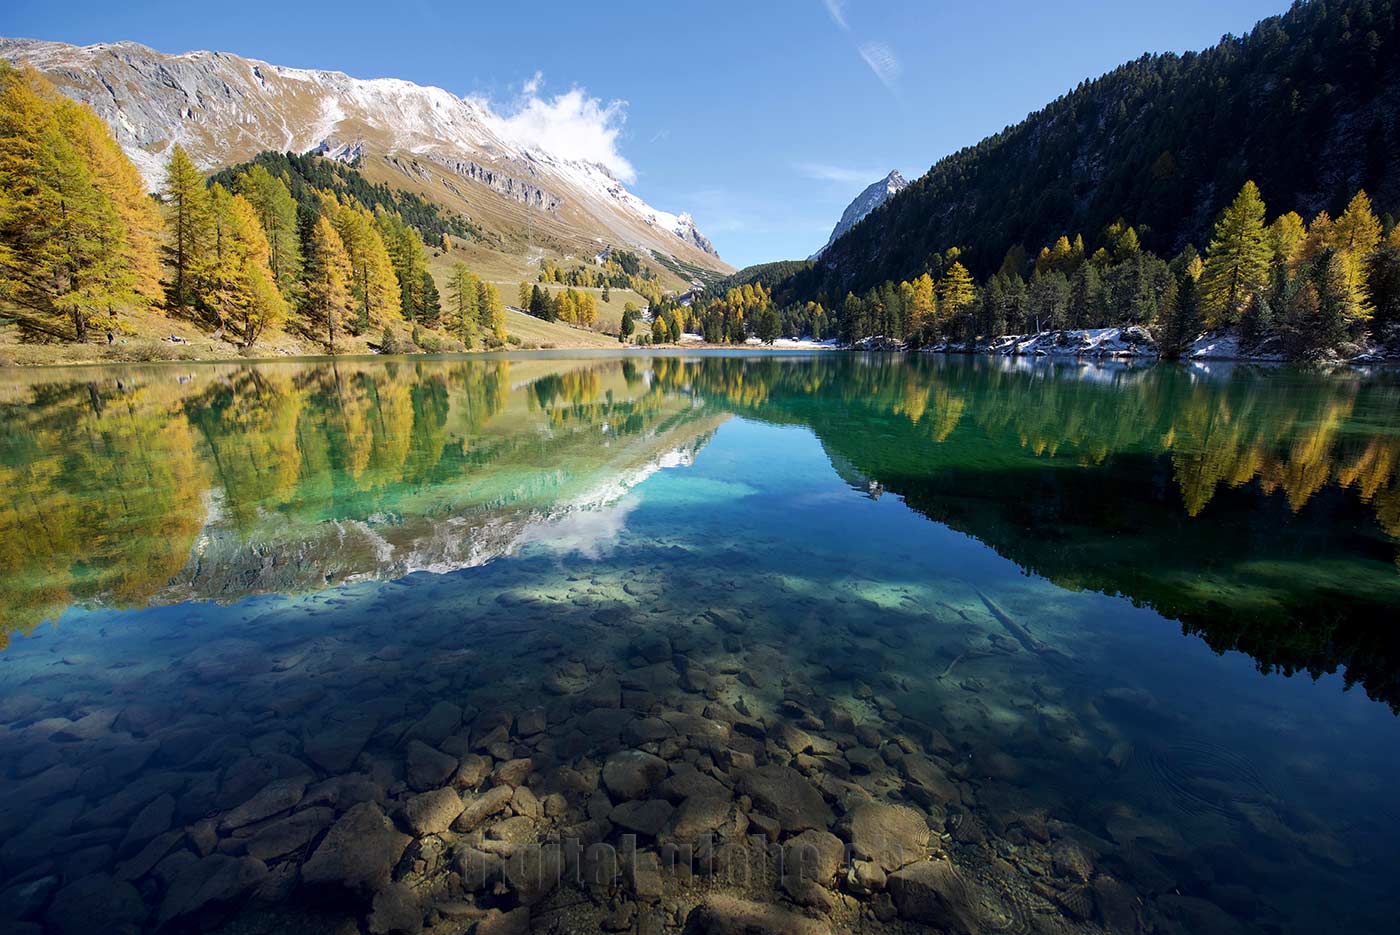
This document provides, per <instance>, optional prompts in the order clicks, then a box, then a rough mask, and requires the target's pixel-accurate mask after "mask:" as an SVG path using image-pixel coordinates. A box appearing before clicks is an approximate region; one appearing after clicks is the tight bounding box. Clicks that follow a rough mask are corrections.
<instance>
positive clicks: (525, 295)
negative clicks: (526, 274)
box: [515, 282, 531, 312]
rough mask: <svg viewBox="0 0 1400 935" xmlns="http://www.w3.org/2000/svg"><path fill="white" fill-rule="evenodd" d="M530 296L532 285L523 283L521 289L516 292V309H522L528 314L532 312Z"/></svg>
mask: <svg viewBox="0 0 1400 935" xmlns="http://www.w3.org/2000/svg"><path fill="white" fill-rule="evenodd" d="M530 295H531V291H530V284H529V283H528V282H522V283H521V284H520V287H519V289H518V290H517V291H516V299H515V304H516V308H518V309H520V310H521V311H522V312H528V311H529V310H530Z"/></svg>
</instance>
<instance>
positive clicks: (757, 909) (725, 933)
mask: <svg viewBox="0 0 1400 935" xmlns="http://www.w3.org/2000/svg"><path fill="white" fill-rule="evenodd" d="M831 931H832V930H831V926H829V925H828V924H827V923H825V922H821V921H818V920H816V919H809V918H807V917H806V916H800V915H798V914H797V913H795V912H789V911H788V910H786V909H781V908H779V907H777V906H772V905H766V904H764V903H756V902H751V901H749V900H747V899H740V898H738V897H737V896H726V895H720V894H715V895H711V896H707V897H705V900H704V901H703V902H702V903H700V905H698V906H696V907H695V908H694V909H692V910H691V912H690V915H688V916H686V920H685V930H684V935H831Z"/></svg>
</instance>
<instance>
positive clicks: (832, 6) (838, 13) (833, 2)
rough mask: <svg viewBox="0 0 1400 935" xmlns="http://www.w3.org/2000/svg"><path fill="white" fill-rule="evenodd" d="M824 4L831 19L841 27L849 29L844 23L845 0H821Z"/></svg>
mask: <svg viewBox="0 0 1400 935" xmlns="http://www.w3.org/2000/svg"><path fill="white" fill-rule="evenodd" d="M822 2H823V3H825V4H826V12H828V13H830V14H831V20H832V22H834V23H835V24H836V25H837V26H840V27H841V28H842V29H845V30H849V29H850V28H851V27H850V26H847V25H846V0H822Z"/></svg>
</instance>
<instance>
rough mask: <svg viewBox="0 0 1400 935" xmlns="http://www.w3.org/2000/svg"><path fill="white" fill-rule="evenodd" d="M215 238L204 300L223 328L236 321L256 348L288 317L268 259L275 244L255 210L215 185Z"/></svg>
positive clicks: (212, 201)
mask: <svg viewBox="0 0 1400 935" xmlns="http://www.w3.org/2000/svg"><path fill="white" fill-rule="evenodd" d="M209 215H210V224H211V231H212V241H211V250H210V256H209V261H208V263H207V264H206V265H205V268H204V275H203V277H202V278H201V281H200V283H199V291H200V297H199V298H200V304H201V305H202V306H203V307H205V308H206V309H208V310H209V311H210V312H211V313H212V314H213V316H214V318H215V320H216V321H217V322H218V326H219V329H220V330H221V331H222V330H223V329H224V328H225V327H226V326H227V324H228V323H229V322H230V321H232V322H234V323H236V324H237V326H238V329H239V331H241V332H242V335H243V346H244V347H252V346H253V344H254V343H255V342H256V341H257V339H258V338H259V337H260V336H261V335H262V334H263V332H264V331H266V330H267V329H268V328H269V327H273V326H276V325H279V324H281V323H282V322H283V321H285V320H286V318H287V303H286V300H285V299H283V298H282V294H281V292H280V291H279V290H278V289H277V281H276V278H275V277H274V276H273V274H272V269H271V266H270V265H269V262H268V258H269V256H270V254H271V248H270V247H269V246H268V242H267V236H266V235H265V234H264V233H263V229H262V225H261V224H260V223H259V221H258V216H257V212H256V211H255V210H254V208H253V206H252V205H251V204H250V203H249V202H248V200H247V199H246V198H244V197H243V196H242V195H234V194H231V193H230V192H229V191H228V189H226V188H224V187H223V186H222V185H218V184H215V185H214V186H213V187H212V188H211V189H210V191H209Z"/></svg>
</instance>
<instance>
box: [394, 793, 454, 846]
mask: <svg viewBox="0 0 1400 935" xmlns="http://www.w3.org/2000/svg"><path fill="white" fill-rule="evenodd" d="M463 808H464V805H463V802H462V797H461V796H460V795H458V794H457V790H455V789H434V790H433V791H432V792H423V793H420V794H419V795H415V796H414V797H413V798H411V799H409V800H408V801H407V802H405V803H404V808H403V811H404V819H405V820H406V821H407V822H408V826H409V828H410V829H412V831H413V833H414V834H417V835H424V834H441V833H442V832H444V831H446V830H447V829H448V828H450V827H452V822H453V821H455V820H456V819H457V816H458V815H460V814H462V809H463Z"/></svg>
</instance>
